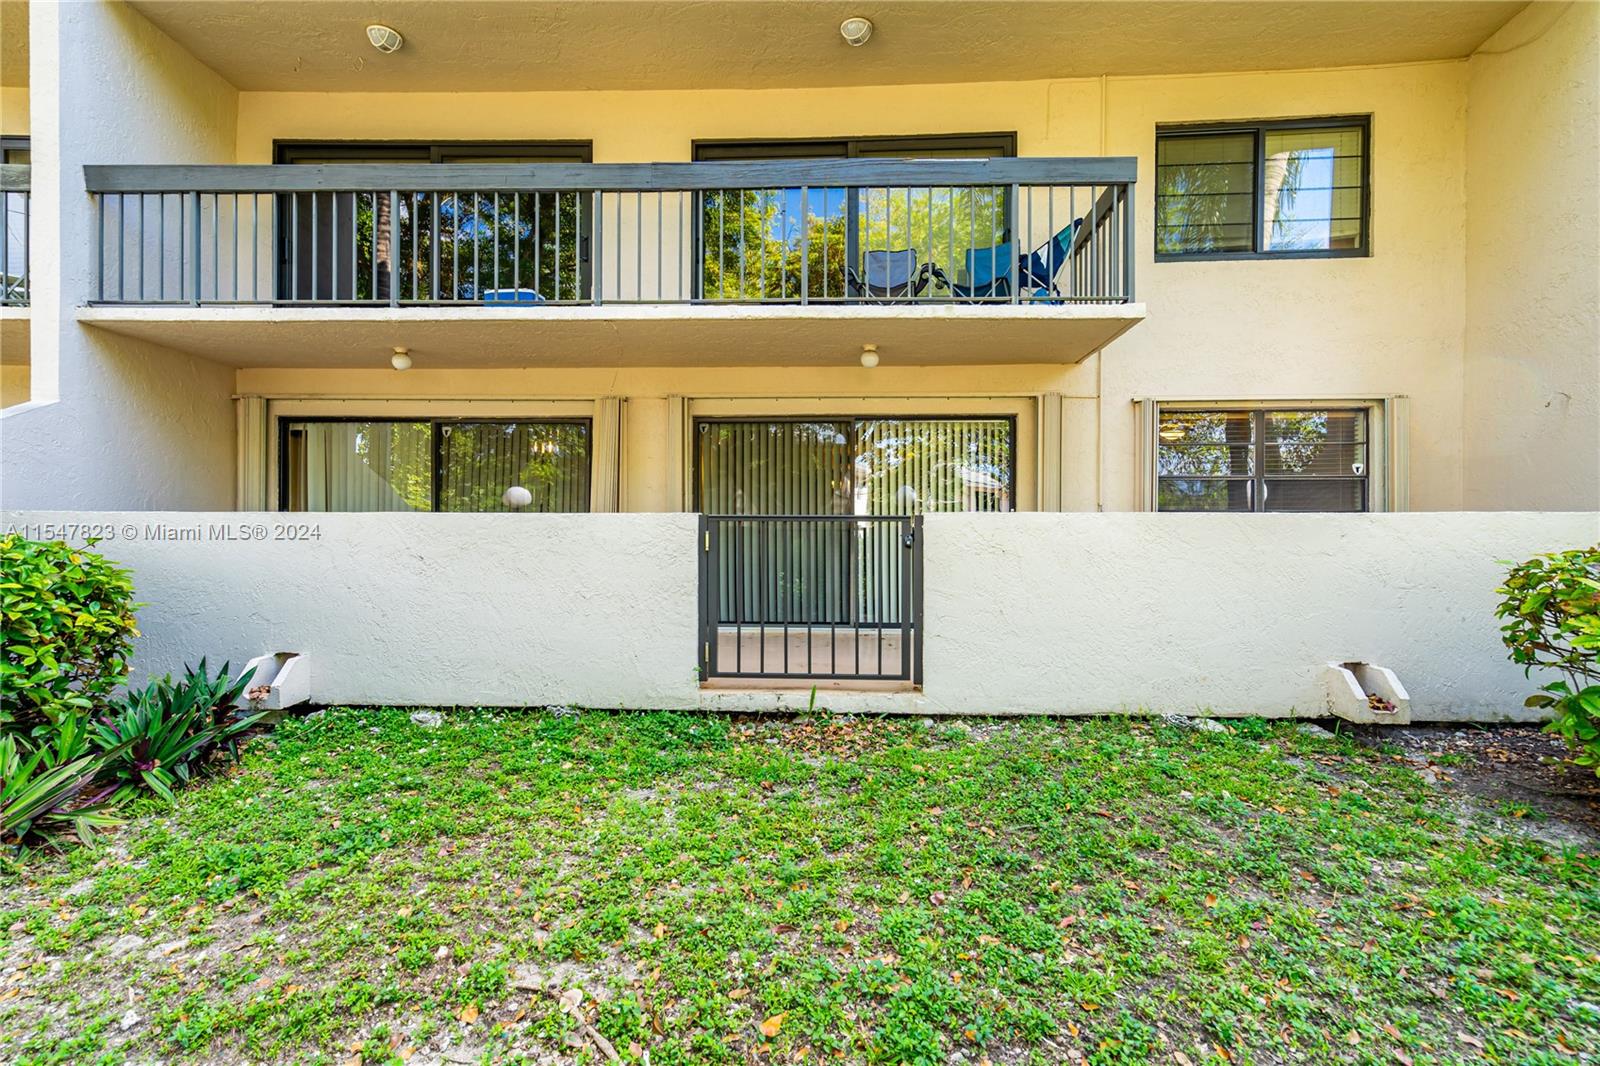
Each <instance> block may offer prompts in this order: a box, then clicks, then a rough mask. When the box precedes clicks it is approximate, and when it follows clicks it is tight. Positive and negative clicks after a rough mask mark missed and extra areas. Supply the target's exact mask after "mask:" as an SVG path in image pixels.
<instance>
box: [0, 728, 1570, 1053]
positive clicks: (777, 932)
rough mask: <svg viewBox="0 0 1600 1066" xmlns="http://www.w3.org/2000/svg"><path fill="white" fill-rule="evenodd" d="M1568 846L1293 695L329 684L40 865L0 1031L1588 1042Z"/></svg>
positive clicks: (426, 1038) (577, 1039)
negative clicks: (471, 707)
mask: <svg viewBox="0 0 1600 1066" xmlns="http://www.w3.org/2000/svg"><path fill="white" fill-rule="evenodd" d="M1545 837H1548V838H1549V839H1558V838H1557V837H1555V836H1554V835H1551V834H1545V833H1541V832H1540V826H1539V824H1538V821H1537V815H1536V814H1525V812H1521V811H1510V810H1491V809H1485V808H1482V807H1479V806H1473V805H1471V804H1469V803H1468V802H1467V801H1465V800H1463V799H1460V798H1458V797H1455V796H1453V795H1452V794H1451V793H1450V792H1448V791H1441V790H1439V789H1436V788H1434V787H1431V786H1429V785H1426V784H1424V783H1423V782H1422V780H1421V778H1420V777H1419V776H1418V775H1417V773H1416V771H1415V769H1414V768H1413V767H1411V766H1410V765H1408V764H1405V763H1404V762H1403V761H1401V760H1400V759H1398V758H1396V757H1394V756H1391V755H1388V754H1383V753H1379V752H1375V751H1371V750H1367V749H1362V748H1359V747H1357V746H1355V745H1354V744H1352V743H1350V742H1348V741H1346V740H1342V739H1332V738H1327V737H1316V736H1307V735H1304V734H1302V733H1300V732H1298V731H1296V729H1295V728H1294V727H1293V726H1292V725H1291V724H1277V725H1267V724H1264V723H1261V722H1252V721H1246V722H1243V723H1235V726H1234V729H1233V731H1232V732H1231V733H1228V734H1212V733H1204V732H1198V731H1195V730H1191V729H1184V728H1178V727H1174V726H1171V725H1167V724H1164V723H1162V722H1161V721H1160V720H1143V719H1123V718H1108V719H1089V720H1086V719H1077V720H1065V721H1044V720H1014V721H1008V722H991V721H975V722H971V723H968V724H964V725H963V724H940V725H938V726H936V727H935V728H933V729H931V730H929V729H927V728H924V727H923V726H922V725H921V724H920V723H918V722H916V721H914V720H903V719H902V720H882V719H865V718H853V719H852V718H826V717H816V718H802V719H769V720H759V721H734V720H729V719H725V718H716V717H707V716H688V715H672V714H606V713H594V712H590V713H585V714H583V715H581V716H571V717H563V716H556V715H552V714H546V713H521V712H473V713H465V712H463V713H455V714H446V715H445V720H444V725H443V726H442V727H441V728H437V729H426V728H422V727H420V726H417V725H414V724H413V723H412V722H411V721H410V720H409V717H408V715H407V713H406V712H404V711H398V710H365V711H362V710H330V711H328V712H325V713H323V714H320V715H317V716H315V717H312V718H309V719H300V720H295V721H291V722H288V723H286V724H284V725H283V726H282V727H280V728H279V729H278V730H277V731H276V732H275V733H273V734H270V735H268V736H265V737H262V738H260V739H257V740H254V741H253V742H251V743H250V744H249V746H248V748H247V750H246V755H245V759H244V765H243V767H242V768H240V769H238V770H235V771H232V772H230V773H229V774H228V775H226V776H221V777H217V778H214V779H212V780H209V781H207V782H204V783H202V784H200V785H197V786H193V787H191V788H190V789H188V790H187V791H185V792H182V793H180V794H179V800H178V804H177V806H176V807H175V808H170V809H169V808H165V807H161V806H158V805H157V804H155V803H153V802H151V803H148V804H147V805H145V806H142V807H140V808H138V809H137V810H136V811H135V812H134V817H133V820H132V821H131V822H130V824H129V825H128V826H126V827H125V828H123V829H121V830H119V831H117V832H115V833H114V834H112V835H110V836H109V837H108V838H107V839H106V840H105V842H104V843H103V844H102V845H101V846H100V847H99V848H98V849H96V850H92V851H91V850H80V851H76V852H73V853H70V854H67V855H64V856H55V857H50V856H47V857H44V858H43V859H41V860H36V861H34V862H33V863H32V864H30V866H29V867H28V868H27V869H26V871H25V872H24V874H23V875H21V877H20V878H19V877H18V875H16V874H15V873H13V874H10V875H3V876H4V880H0V1061H3V1062H75V1063H78V1062H94V1061H112V1062H120V1061H124V1060H129V1061H150V1060H152V1059H160V1060H164V1061H174V1060H177V1061H197V1062H216V1061H222V1062H234V1061H255V1062H262V1061H325V1062H338V1063H344V1062H355V1061H357V1060H358V1059H359V1060H360V1061H362V1062H364V1063H368V1064H370V1063H375V1062H386V1061H395V1062H398V1061H402V1060H406V1061H409V1062H410V1063H412V1064H417V1063H424V1062H476V1061H497V1062H556V1061H563V1062H564V1061H589V1062H600V1061H604V1060H605V1059H606V1057H607V1056H606V1052H605V1050H604V1049H603V1048H602V1042H604V1043H605V1044H606V1045H609V1046H610V1047H611V1048H613V1049H614V1051H615V1054H616V1055H617V1056H619V1057H620V1058H621V1059H622V1060H624V1061H645V1060H646V1059H648V1060H649V1061H650V1062H653V1063H656V1064H667V1063H674V1062H752V1061H753V1062H763V1063H769V1062H770V1063H778V1062H783V1063H792V1062H799V1061H803V1062H808V1063H809V1062H816V1061H838V1062H885V1063H900V1062H909V1063H943V1062H951V1061H963V1060H964V1061H966V1062H969V1063H972V1064H978V1063H982V1062H983V1061H984V1060H986V1059H987V1060H990V1061H992V1062H995V1063H1017V1062H1041V1063H1043V1062H1052V1063H1054V1062H1073V1061H1088V1062H1104V1063H1120V1062H1146V1061H1152V1062H1169V1063H1179V1064H1183V1063H1191V1064H1196V1066H1197V1064H1199V1063H1201V1062H1204V1061H1208V1060H1211V1061H1221V1060H1224V1059H1226V1060H1229V1061H1232V1062H1235V1063H1244V1062H1258V1063H1275V1062H1288V1061H1302V1062H1311V1063H1324V1062H1340V1061H1348V1062H1371V1063H1395V1062H1398V1063H1403V1064H1404V1063H1417V1064H1422V1063H1434V1062H1482V1061H1490V1062H1507V1063H1510V1062H1518V1063H1558V1062H1579V1061H1589V1062H1593V1061H1595V1060H1596V1057H1597V1056H1600V856H1597V855H1596V854H1595V851H1596V849H1595V848H1594V847H1592V846H1591V847H1589V848H1588V849H1587V852H1586V853H1580V851H1578V850H1575V849H1574V848H1573V847H1572V846H1571V845H1570V844H1569V845H1568V846H1567V847H1566V848H1565V849H1562V848H1560V847H1558V846H1555V845H1550V844H1545V843H1541V838H1545ZM574 988H575V989H578V990H579V993H581V996H582V998H581V1000H578V999H577V994H575V993H573V992H570V991H568V990H569V989H574ZM563 992H566V998H565V1000H563V999H562V998H561V994H562V993H563ZM575 1001H576V1002H575ZM763 1023H765V1024H763ZM764 1029H765V1032H763V1030H764ZM596 1034H599V1037H600V1038H601V1039H600V1040H596V1038H595V1035H596Z"/></svg>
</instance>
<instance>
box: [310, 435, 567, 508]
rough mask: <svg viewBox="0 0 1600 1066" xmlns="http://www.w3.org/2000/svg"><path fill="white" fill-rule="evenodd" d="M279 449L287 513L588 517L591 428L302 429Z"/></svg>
mask: <svg viewBox="0 0 1600 1066" xmlns="http://www.w3.org/2000/svg"><path fill="white" fill-rule="evenodd" d="M279 447H280V461H279V474H280V477H279V480H280V490H279V492H280V499H281V506H282V508H283V509H284V510H286V511H453V512H485V511H532V512H536V513H551V512H566V511H587V510H588V509H589V480H590V477H589V424H588V423H587V422H556V421H540V422H530V421H514V422H503V421H493V422H490V421H479V420H438V419H435V420H409V421H408V420H386V419H384V420H379V419H375V420H370V421H347V420H305V421H293V422H284V423H283V429H282V435H281V438H280V441H279ZM514 488H521V489H524V490H526V492H527V494H528V498H529V502H528V503H526V504H520V505H519V504H517V503H516V500H517V498H519V494H516V493H512V494H511V497H510V499H511V502H510V503H508V502H507V498H508V497H507V494H508V491H509V490H512V489H514Z"/></svg>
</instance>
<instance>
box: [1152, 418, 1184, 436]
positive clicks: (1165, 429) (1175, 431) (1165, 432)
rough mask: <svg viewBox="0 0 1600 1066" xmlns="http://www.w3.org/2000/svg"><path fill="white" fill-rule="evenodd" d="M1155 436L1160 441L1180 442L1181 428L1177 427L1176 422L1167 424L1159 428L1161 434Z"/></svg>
mask: <svg viewBox="0 0 1600 1066" xmlns="http://www.w3.org/2000/svg"><path fill="white" fill-rule="evenodd" d="M1156 435H1157V436H1159V437H1160V438H1161V439H1162V440H1182V439H1183V427H1182V426H1180V425H1178V424H1177V423H1176V422H1168V423H1167V424H1166V425H1164V426H1162V427H1161V432H1160V433H1158V434H1156Z"/></svg>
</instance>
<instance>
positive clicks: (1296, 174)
mask: <svg viewBox="0 0 1600 1066" xmlns="http://www.w3.org/2000/svg"><path fill="white" fill-rule="evenodd" d="M1304 171H1305V157H1304V156H1303V155H1302V154H1301V153H1300V152H1294V151H1288V152H1274V153H1272V154H1271V155H1269V156H1267V158H1266V162H1265V165H1264V166H1263V167H1262V169H1261V187H1262V204H1261V215H1262V218H1261V228H1262V231H1263V232H1265V233H1270V234H1271V235H1272V241H1271V243H1272V244H1274V245H1277V244H1282V243H1284V240H1285V238H1286V236H1287V234H1286V233H1285V232H1284V231H1285V230H1286V229H1287V226H1288V225H1290V224H1292V216H1293V214H1294V198H1295V195H1296V194H1297V193H1298V192H1299V191H1300V182H1301V180H1302V179H1303V177H1304ZM1285 219H1289V222H1288V223H1286V222H1285Z"/></svg>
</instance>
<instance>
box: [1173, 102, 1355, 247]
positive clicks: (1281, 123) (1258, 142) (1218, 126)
mask: <svg viewBox="0 0 1600 1066" xmlns="http://www.w3.org/2000/svg"><path fill="white" fill-rule="evenodd" d="M1338 126H1359V127H1360V129H1361V236H1360V239H1359V241H1358V243H1357V245H1356V247H1354V248H1328V249H1303V250H1299V251H1290V252H1264V251H1262V250H1261V243H1262V233H1261V218H1262V211H1261V205H1262V201H1263V200H1264V199H1265V196H1266V188H1265V185H1264V184H1263V183H1264V182H1265V180H1266V175H1265V170H1266V137H1265V134H1267V133H1269V132H1273V131H1276V130H1303V129H1328V128H1333V127H1338ZM1208 133H1248V134H1250V135H1251V136H1253V137H1254V139H1255V158H1254V160H1253V169H1254V172H1255V173H1254V188H1253V189H1252V190H1251V195H1252V204H1251V222H1252V225H1253V228H1254V234H1253V237H1252V244H1254V246H1255V247H1254V248H1253V249H1252V250H1251V251H1248V252H1162V251H1157V252H1156V253H1155V257H1156V262H1158V263H1202V262H1214V261H1218V260H1224V259H1234V260H1261V259H1359V258H1365V257H1370V256H1371V255H1372V115H1370V114H1365V115H1324V116H1312V117H1308V118H1285V119H1260V120H1254V119H1252V120H1245V121H1237V122H1177V123H1159V124H1157V126H1156V144H1157V154H1156V156H1155V158H1156V159H1157V160H1159V159H1160V148H1159V145H1160V143H1161V138H1163V137H1183V136H1190V135H1195V134H1208ZM1155 166H1156V167H1159V163H1156V164H1155ZM1155 190H1156V191H1155V193H1154V195H1155V196H1156V197H1158V198H1159V197H1160V195H1161V185H1160V180H1159V176H1158V177H1157V180H1156V182H1155ZM1150 214H1151V216H1152V221H1151V233H1152V234H1153V235H1154V236H1155V239H1156V240H1159V239H1160V234H1159V232H1158V230H1159V226H1160V215H1159V213H1158V212H1156V211H1151V212H1150ZM1157 247H1159V245H1157Z"/></svg>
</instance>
